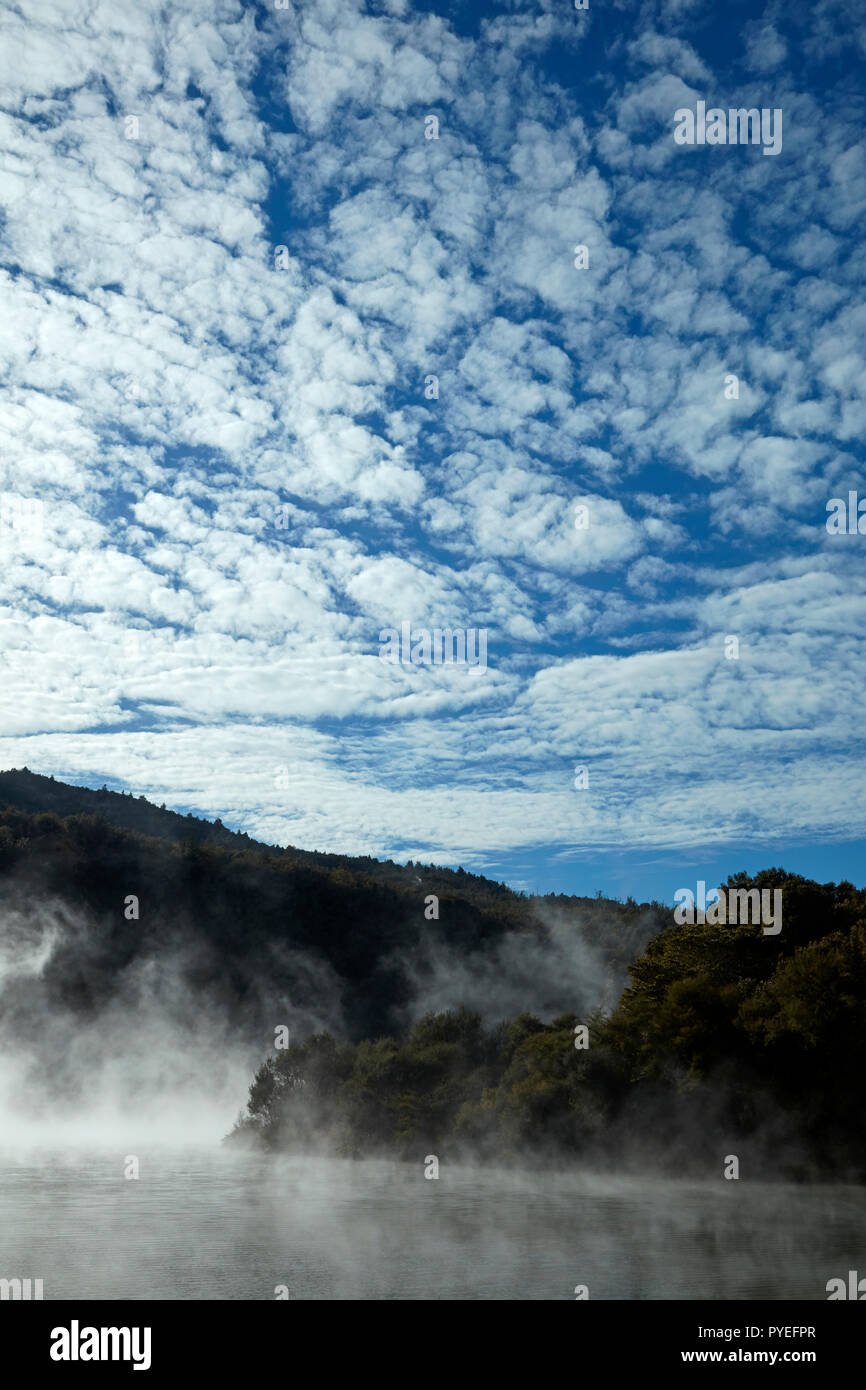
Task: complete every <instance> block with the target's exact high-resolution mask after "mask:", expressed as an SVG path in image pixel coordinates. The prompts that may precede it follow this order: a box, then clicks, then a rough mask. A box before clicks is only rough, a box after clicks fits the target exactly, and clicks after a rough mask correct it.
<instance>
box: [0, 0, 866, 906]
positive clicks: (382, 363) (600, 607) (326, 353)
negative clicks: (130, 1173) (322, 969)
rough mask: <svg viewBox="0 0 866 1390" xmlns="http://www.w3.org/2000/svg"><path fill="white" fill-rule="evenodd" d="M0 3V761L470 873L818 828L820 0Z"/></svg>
mask: <svg viewBox="0 0 866 1390" xmlns="http://www.w3.org/2000/svg"><path fill="white" fill-rule="evenodd" d="M0 23H2V40H0V67H2V91H3V99H2V113H0V148H2V162H0V168H2V173H0V209H2V212H0V215H2V245H0V254H2V288H0V293H2V304H3V312H2V316H0V363H2V378H3V381H4V383H5V393H4V399H3V405H2V416H0V431H2V440H0V475H2V477H0V488H2V494H3V496H2V517H0V522H2V524H0V544H2V570H0V573H2V589H3V592H2V606H0V673H2V681H0V700H2V725H0V727H2V731H3V737H2V738H0V765H2V766H5V767H9V766H24V765H26V766H29V767H30V768H33V769H35V770H38V771H46V772H49V771H50V772H53V773H56V774H57V775H59V776H65V777H66V778H67V779H68V780H73V781H74V780H76V779H79V780H88V781H90V782H91V784H93V783H94V782H95V783H97V784H98V783H99V782H102V781H103V780H104V781H107V782H108V783H109V785H122V786H125V787H128V786H134V787H135V788H136V790H137V791H139V792H142V793H144V794H145V795H147V796H150V797H151V798H152V799H153V798H154V797H155V798H157V799H158V800H165V801H167V802H169V804H171V805H172V806H176V807H181V808H183V809H187V808H192V809H196V810H202V811H204V812H205V813H207V814H210V815H213V816H216V815H219V816H221V817H222V818H223V819H224V820H226V821H227V823H229V824H231V825H233V826H236V827H238V828H241V829H244V830H247V831H248V832H249V833H250V834H253V835H255V836H256V837H258V838H262V839H266V840H271V841H275V842H279V843H285V842H287V841H289V842H291V843H294V844H297V845H300V846H306V847H311V848H312V847H320V848H328V849H333V850H339V851H342V852H345V853H372V854H389V855H390V854H393V855H396V856H406V855H418V856H423V855H437V856H439V857H441V858H443V859H444V860H445V861H446V862H455V863H456V862H457V861H458V859H459V860H460V862H462V863H464V864H466V865H471V866H473V867H475V868H478V869H481V868H484V867H485V865H489V864H491V863H492V862H493V859H492V858H491V856H493V857H494V859H495V861H496V863H497V864H498V865H499V866H500V867H503V876H507V877H508V878H509V880H510V881H511V882H512V883H514V884H515V885H516V886H521V883H522V880H521V874H522V873H523V871H524V869H525V868H526V867H527V866H529V865H531V862H532V855H533V854H534V852H535V851H536V850H537V849H538V847H540V846H545V848H546V850H549V851H550V852H551V853H552V855H553V856H554V861H555V862H557V863H558V864H559V866H560V869H561V871H562V873H567V872H569V871H570V870H569V869H568V866H569V864H571V863H572V862H573V859H572V857H573V856H575V855H579V854H580V853H594V854H596V855H599V854H602V853H603V852H605V851H607V850H608V849H610V848H611V847H614V846H616V847H618V848H620V849H623V850H625V851H627V852H629V853H632V854H634V855H638V856H641V857H642V858H643V859H644V860H646V859H647V856H651V855H652V854H653V853H654V852H655V849H657V848H663V847H665V846H672V845H675V846H679V847H681V848H683V847H685V848H686V849H688V847H699V846H710V847H718V848H720V847H722V846H724V845H725V844H728V843H732V842H734V841H736V842H737V843H755V844H757V843H759V842H763V843H770V842H779V841H781V840H782V839H784V838H785V837H787V839H788V841H789V842H790V843H792V844H793V843H795V842H796V841H797V839H798V837H799V838H800V839H802V840H803V841H809V842H811V843H817V844H819V845H820V844H826V845H829V844H831V843H832V842H834V841H835V842H843V841H849V842H850V841H851V840H852V839H853V838H854V837H855V836H856V835H857V834H858V833H859V821H860V817H859V815H858V812H859V809H860V803H861V801H862V785H863V773H864V746H863V739H862V734H861V731H860V730H859V729H858V725H857V719H856V713H855V711H856V709H857V706H858V700H857V696H858V694H859V692H860V691H861V690H862V687H863V672H864V627H866V624H864V617H866V605H864V565H863V554H864V548H866V536H863V535H861V534H860V533H859V531H858V529H857V518H858V515H859V512H858V507H859V497H860V496H861V495H866V480H864V477H863V467H862V464H863V445H862V440H863V437H864V429H866V405H864V397H863V383H864V380H866V364H864V330H866V309H864V306H863V301H862V283H863V273H864V256H863V247H862V241H861V236H860V230H861V228H862V225H863V219H864V210H866V144H864V139H863V134H862V132H863V128H864V101H863V91H862V81H860V80H859V79H858V78H857V76H856V71H857V68H858V66H859V65H860V63H862V59H863V56H864V49H866V12H864V11H863V9H862V6H861V5H860V4H859V0H818V3H815V4H811V3H793V4H792V3H785V4H782V3H781V0H777V2H776V3H772V2H771V3H770V4H768V5H762V6H756V5H751V4H734V5H727V6H723V7H719V6H713V7H709V9H708V7H706V6H704V5H702V4H700V3H697V0H646V2H645V3H634V4H632V3H616V0H613V3H608V4H602V3H600V0H598V3H597V2H596V0H592V3H591V4H588V5H587V6H586V8H581V9H578V8H576V7H575V6H574V5H573V4H570V3H566V0H526V2H525V3H523V2H522V0H505V2H504V3H498V4H486V5H472V4H450V3H441V4H439V5H427V4H423V3H418V4H415V5H410V4H409V3H407V0H382V3H373V2H372V0H371V3H369V4H362V3H359V2H358V0H315V2H314V3H313V2H312V0H311V2H310V3H305V0H286V3H282V0H279V3H277V4H270V5H265V4H253V3H248V4H240V3H234V0H207V3H204V0H185V3H183V4H181V5H171V6H166V5H163V4H157V3H150V0H142V3H136V4H134V5H117V4H109V3H107V0H55V3H52V4H51V5H48V6H46V5H44V4H37V3H36V0H25V2H24V3H22V4H18V5H16V6H14V7H11V6H10V7H7V8H6V9H5V11H4V13H3V15H2V19H0ZM683 111H688V112H694V113H695V117H694V121H692V120H691V119H690V118H689V119H686V118H684V117H683V115H682V112H683ZM750 111H751V112H752V115H753V119H752V120H751V121H750V119H749V115H748V113H749V112H750ZM713 112H720V113H721V116H722V117H724V118H727V119H724V120H722V119H720V117H719V116H714V115H713V114H712V113H713ZM736 112H740V115H741V119H739V120H735V119H734V118H733V115H730V116H729V113H736ZM677 113H680V115H679V118H678V117H677ZM762 113H765V116H766V119H765V121H764V129H763V130H762V126H761V119H760V118H761V114H762ZM775 113H779V115H778V118H776V119H775V121H774V117H775ZM771 121H774V124H773V132H774V134H773V138H774V140H775V141H776V143H777V144H778V148H777V149H776V148H774V149H773V150H772V151H771V152H772V154H773V157H772V158H766V157H765V156H764V145H766V143H767V141H766V139H765V138H764V136H765V134H767V135H768V134H769V128H770V122H771ZM678 126H679V128H680V130H681V131H683V130H687V131H690V132H691V134H692V136H693V138H692V139H691V140H688V139H686V137H685V136H683V137H682V138H681V139H677V138H675V131H676V130H677V128H678ZM713 130H715V131H716V133H718V132H719V131H722V132H723V133H724V136H725V139H724V140H721V139H718V140H715V139H713V138H712V134H711V132H712V131H713ZM701 137H704V138H701ZM852 494H853V495H852ZM833 499H837V500H838V499H841V500H842V502H844V505H845V508H846V513H845V515H846V517H848V519H849V524H848V525H846V526H844V527H841V528H840V527H839V526H836V527H835V528H834V527H831V526H829V525H828V521H829V520H832V518H833V517H834V516H835V515H836V514H837V512H838V508H836V509H835V510H834V509H833V508H831V507H830V504H831V502H832V500H833ZM851 506H853V513H851V512H850V510H849V509H850V507H851ZM851 515H853V519H854V525H853V527H852V526H851V525H850V517H851ZM864 526H866V521H864ZM406 623H408V624H410V638H411V633H412V632H414V631H415V630H418V631H419V632H421V631H423V633H425V634H430V635H432V636H431V637H430V641H431V642H432V641H433V639H434V638H435V634H436V632H437V630H442V631H447V632H451V633H454V632H455V631H458V630H459V633H460V634H463V636H464V638H465V637H466V636H467V634H470V635H471V634H474V636H475V639H476V647H475V649H476V650H478V643H477V638H478V635H479V634H481V633H483V634H484V640H485V643H486V647H485V651H486V660H485V663H484V664H483V666H482V665H480V664H476V665H475V666H473V665H472V664H471V663H470V662H469V661H468V660H467V661H460V660H454V661H448V660H440V661H437V660H435V659H432V658H431V657H430V655H429V653H428V654H427V655H426V656H425V642H424V640H420V641H419V645H418V648H417V659H416V660H413V659H412V656H411V640H410V645H409V655H408V657H407V659H405V660H383V659H382V650H381V648H382V642H383V641H384V640H385V639H384V638H382V637H381V634H382V633H383V631H385V630H391V631H393V632H395V633H401V632H402V631H403V625H404V624H406ZM425 640H426V639H425ZM792 867H796V865H792Z"/></svg>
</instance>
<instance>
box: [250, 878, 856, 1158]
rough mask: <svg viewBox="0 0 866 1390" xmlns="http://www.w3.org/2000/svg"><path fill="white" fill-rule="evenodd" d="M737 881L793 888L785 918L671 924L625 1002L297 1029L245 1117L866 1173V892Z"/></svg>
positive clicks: (390, 1146) (308, 1134)
mask: <svg viewBox="0 0 866 1390" xmlns="http://www.w3.org/2000/svg"><path fill="white" fill-rule="evenodd" d="M724 886H725V887H728V888H731V887H756V888H759V889H762V888H781V889H782V894H783V906H784V920H783V930H782V932H781V933H780V934H779V935H778V936H765V935H763V934H762V931H761V927H760V926H711V925H698V924H695V925H692V926H688V925H685V926H669V927H667V928H666V929H665V930H664V931H662V932H661V933H660V934H659V935H658V936H656V937H655V938H654V939H653V940H652V941H651V942H650V943H649V945H648V946H647V948H646V950H645V952H644V953H643V955H642V956H641V957H640V958H639V959H638V960H636V961H635V962H634V963H633V964H632V965H631V967H630V976H631V983H630V985H629V987H628V988H627V989H626V990H625V992H624V994H623V995H622V998H621V1000H620V1002H619V1004H618V1005H617V1007H616V1008H615V1009H613V1010H612V1011H611V1012H610V1013H608V1014H606V1015H603V1014H601V1013H596V1014H594V1015H592V1016H591V1017H589V1018H585V1019H580V1018H578V1017H577V1016H576V1015H574V1014H571V1013H568V1014H562V1015H561V1016H560V1017H557V1018H556V1019H554V1020H553V1021H552V1022H548V1023H544V1022H542V1021H541V1020H540V1019H538V1018H534V1017H532V1016H530V1015H523V1016H521V1017H518V1018H515V1019H512V1020H511V1021H509V1022H504V1023H502V1024H500V1025H499V1026H497V1027H494V1028H492V1029H490V1028H485V1027H484V1025H483V1023H482V1020H481V1018H480V1017H479V1016H478V1015H477V1014H474V1013H471V1012H469V1011H467V1010H464V1009H460V1008H456V1009H454V1010H450V1011H447V1012H444V1013H439V1014H435V1015H430V1016H428V1017H426V1018H424V1019H423V1020H422V1021H421V1022H420V1023H418V1024H417V1025H416V1026H415V1027H414V1028H412V1029H411V1031H409V1032H408V1033H406V1034H404V1035H403V1036H402V1037H399V1038H393V1037H381V1038H377V1039H375V1040H364V1041H360V1042H357V1043H354V1044H353V1043H350V1042H347V1041H341V1040H337V1039H335V1038H334V1037H332V1036H330V1035H329V1034H327V1033H320V1034H316V1035H314V1036H311V1037H308V1038H306V1039H304V1040H296V1041H294V1042H292V1043H291V1044H290V1046H288V1047H287V1048H286V1049H284V1050H281V1051H279V1052H277V1053H276V1054H275V1055H274V1056H271V1057H269V1058H268V1059H267V1061H266V1062H265V1063H264V1064H263V1065H262V1066H261V1068H260V1069H259V1071H258V1072H257V1074H256V1076H255V1079H254V1081H253V1083H252V1086H251V1088H250V1096H249V1103H248V1107H247V1111H246V1113H245V1115H244V1116H242V1117H241V1118H240V1119H239V1121H238V1124H237V1126H236V1128H235V1130H234V1132H233V1134H232V1136H230V1137H231V1138H232V1139H233V1140H234V1141H235V1142H239V1141H250V1142H256V1143H257V1144H262V1145H264V1146H265V1147H267V1148H270V1149H277V1150H286V1151H307V1152H309V1151H316V1152H319V1151H323V1150H328V1151H332V1152H336V1153H340V1154H344V1155H351V1156H365V1155H372V1154H390V1155H393V1156H396V1157H401V1158H412V1159H414V1160H416V1161H422V1160H423V1159H424V1158H425V1156H426V1155H427V1154H436V1155H437V1156H438V1157H439V1158H440V1159H441V1158H443V1157H445V1158H450V1159H455V1158H460V1157H469V1156H471V1157H476V1158H477V1157H482V1158H487V1157H490V1158H495V1159H497V1160H500V1161H501V1160H503V1159H507V1158H508V1157H520V1158H522V1159H523V1160H524V1161H525V1160H526V1159H527V1157H531V1158H534V1159H536V1160H540V1159H544V1160H555V1161H559V1162H561V1161H576V1160H578V1159H583V1160H586V1159H590V1160H599V1161H601V1160H604V1161H622V1162H626V1163H632V1164H633V1163H638V1164H640V1165H641V1166H644V1165H645V1164H647V1163H658V1164H660V1165H661V1166H662V1167H666V1168H668V1169H669V1170H670V1171H673V1172H684V1171H695V1172H700V1173H707V1172H710V1173H713V1174H715V1175H720V1174H721V1171H722V1160H723V1158H724V1157H725V1156H727V1155H728V1154H734V1155H738V1156H739V1157H741V1158H743V1159H744V1160H745V1161H747V1163H748V1164H750V1165H751V1168H750V1172H751V1175H752V1176H754V1175H755V1173H756V1172H757V1174H758V1175H759V1176H761V1175H763V1176H768V1175H774V1176H778V1175H780V1174H781V1175H785V1176H806V1175H810V1176H815V1175H818V1174H830V1173H835V1174H842V1175H844V1176H846V1177H849V1178H852V1177H853V1178H856V1179H858V1180H861V1181H862V1180H864V1178H866V1153H864V1148H863V1132H864V1131H863V1115H864V1113H866V1079H864V1069H863V1066H862V1059H863V1057H864V1055H866V892H864V891H863V890H858V889H855V888H854V887H853V885H852V884H850V883H840V884H818V883H814V882H811V881H809V880H806V879H804V878H802V877H800V876H799V875H794V874H788V873H785V872H783V871H781V870H775V869H771V870H767V871H765V872H763V873H760V874H758V875H757V876H756V877H755V878H754V879H748V878H747V877H746V875H744V874H737V875H734V876H732V877H731V878H729V879H728V881H727V884H726V885H724ZM584 1029H585V1030H586V1032H584V1031H582V1030H584ZM575 1030H577V1031H575ZM585 1042H586V1043H588V1045H587V1046H583V1045H582V1044H583V1043H585ZM576 1043H577V1044H579V1045H578V1046H575V1044H576Z"/></svg>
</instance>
